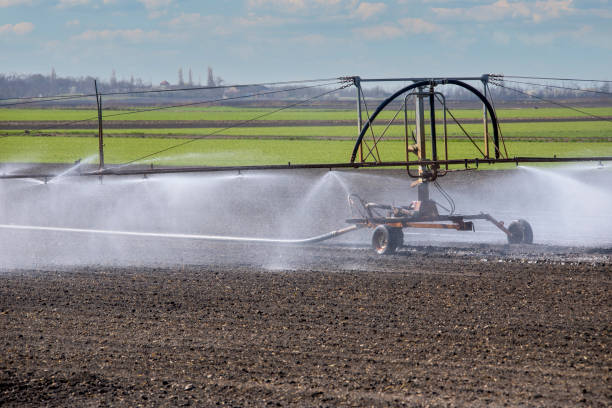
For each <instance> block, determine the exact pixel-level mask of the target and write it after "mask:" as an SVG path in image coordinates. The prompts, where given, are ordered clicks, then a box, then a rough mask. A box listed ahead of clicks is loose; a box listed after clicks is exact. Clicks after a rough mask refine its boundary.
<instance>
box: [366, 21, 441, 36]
mask: <svg viewBox="0 0 612 408" xmlns="http://www.w3.org/2000/svg"><path fill="white" fill-rule="evenodd" d="M355 31H356V32H357V33H358V34H360V35H362V36H363V37H365V38H366V39H370V40H381V39H393V38H398V37H403V36H408V35H419V34H434V33H440V34H442V33H444V32H445V30H444V29H443V28H442V27H440V26H438V25H436V24H433V23H430V22H428V21H425V20H423V19H420V18H403V19H401V20H399V21H398V22H397V23H388V24H380V25H377V26H373V27H363V28H358V29H356V30H355Z"/></svg>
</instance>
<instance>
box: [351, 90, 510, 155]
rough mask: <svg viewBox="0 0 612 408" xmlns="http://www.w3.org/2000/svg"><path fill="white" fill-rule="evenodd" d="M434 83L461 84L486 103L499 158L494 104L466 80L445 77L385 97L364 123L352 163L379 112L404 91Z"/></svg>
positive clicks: (354, 149)
mask: <svg viewBox="0 0 612 408" xmlns="http://www.w3.org/2000/svg"><path fill="white" fill-rule="evenodd" d="M432 83H433V85H434V86H436V85H445V84H453V85H457V86H460V87H462V88H465V89H467V90H468V91H470V92H472V93H473V94H474V95H476V96H477V97H478V98H479V99H480V100H481V101H482V103H483V104H484V105H485V107H486V108H487V111H488V112H489V116H490V117H491V124H492V125H493V143H494V144H495V158H496V159H499V152H500V150H499V132H498V122H497V115H496V114H495V110H494V109H493V106H491V104H490V103H489V101H488V100H487V98H486V97H485V96H484V95H483V94H482V93H481V92H480V91H479V90H478V89H476V88H474V87H473V86H471V85H469V84H466V83H465V82H462V81H458V80H456V79H445V80H441V81H439V80H435V81H431V80H430V81H419V82H415V83H414V84H411V85H408V86H406V87H404V88H402V89H400V90H399V91H397V92H395V93H394V94H393V95H391V96H390V97H388V98H387V99H385V100H384V101H382V102H381V103H380V105H378V107H377V108H376V110H375V111H374V112H373V113H372V116H370V118H369V119H368V121H367V122H366V123H365V124H364V125H363V128H362V129H361V133H359V137H358V138H357V141H356V142H355V147H353V153H352V154H351V163H355V158H356V157H357V152H358V151H359V146H360V145H361V141H362V140H363V137H364V136H365V134H366V132H367V130H368V129H369V127H370V125H371V124H372V122H373V121H374V119H376V117H377V116H378V114H379V113H380V112H381V111H382V110H383V109H385V108H386V107H387V105H388V104H390V103H391V102H392V101H393V100H394V99H395V98H397V97H398V96H400V95H402V94H403V93H406V92H408V91H410V90H412V89H414V88H421V87H424V86H429V85H431V84H432Z"/></svg>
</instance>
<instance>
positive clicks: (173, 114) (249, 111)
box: [0, 107, 612, 122]
mask: <svg viewBox="0 0 612 408" xmlns="http://www.w3.org/2000/svg"><path fill="white" fill-rule="evenodd" d="M142 109H147V108H134V110H142ZM580 110H582V111H585V112H588V113H590V114H593V115H597V116H612V107H603V108H581V109H580ZM274 111H275V109H273V108H225V107H222V108H220V107H210V108H205V107H202V108H198V107H190V108H188V109H187V108H174V109H163V110H155V111H150V112H141V113H130V112H133V111H132V110H105V111H104V113H103V117H104V118H106V119H107V120H147V121H150V120H249V119H253V118H255V117H258V116H261V115H264V114H269V115H267V116H265V117H264V118H262V119H260V120H355V121H356V120H357V115H356V113H355V111H354V110H340V109H287V110H283V111H280V112H275V113H272V112H274ZM370 112H372V110H370ZM452 112H453V115H455V117H457V118H462V119H477V118H480V117H482V112H481V110H479V109H457V110H452ZM127 113H129V114H127ZM409 114H410V112H409ZM393 115H395V111H391V110H385V111H383V112H382V114H381V115H380V116H379V117H380V118H381V119H390V118H391V117H393ZM437 115H438V116H439V117H441V116H440V115H442V112H437ZM497 115H498V117H499V118H500V120H503V119H504V118H564V117H580V116H586V115H583V114H580V113H579V112H576V111H573V110H570V109H564V108H544V109H500V110H498V111H497ZM96 118H97V111H96V110H95V109H6V108H5V109H0V122H1V121H4V122H6V121H53V120H57V121H72V120H85V119H92V120H95V119H96ZM400 118H401V116H400ZM364 119H366V116H365V113H364ZM449 120H450V118H449Z"/></svg>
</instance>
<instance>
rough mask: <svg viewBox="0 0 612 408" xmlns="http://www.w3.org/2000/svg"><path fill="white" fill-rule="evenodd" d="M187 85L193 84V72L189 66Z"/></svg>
mask: <svg viewBox="0 0 612 408" xmlns="http://www.w3.org/2000/svg"><path fill="white" fill-rule="evenodd" d="M188 83H189V86H193V74H192V73H191V68H189V82H188Z"/></svg>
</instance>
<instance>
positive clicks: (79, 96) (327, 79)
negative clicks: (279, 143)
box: [0, 78, 340, 107]
mask: <svg viewBox="0 0 612 408" xmlns="http://www.w3.org/2000/svg"><path fill="white" fill-rule="evenodd" d="M339 80H340V78H321V79H304V80H298V81H281V82H262V83H258V84H236V85H215V86H201V87H191V88H173V89H148V90H145V91H122V92H105V93H99V94H98V95H102V96H109V95H110V96H113V95H115V96H117V95H138V94H149V93H166V92H187V91H202V90H213V89H228V88H251V87H256V86H276V85H290V84H306V83H312V82H329V81H339ZM94 96H96V94H79V95H66V96H62V95H50V96H30V97H20V98H0V102H1V101H13V100H18V101H19V100H28V101H27V102H16V103H14V104H0V107H3V106H13V105H19V104H22V103H23V104H26V103H38V102H49V101H51V100H49V99H47V98H57V100H63V99H77V98H89V97H94ZM34 99H40V100H35V101H32V100H34Z"/></svg>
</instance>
